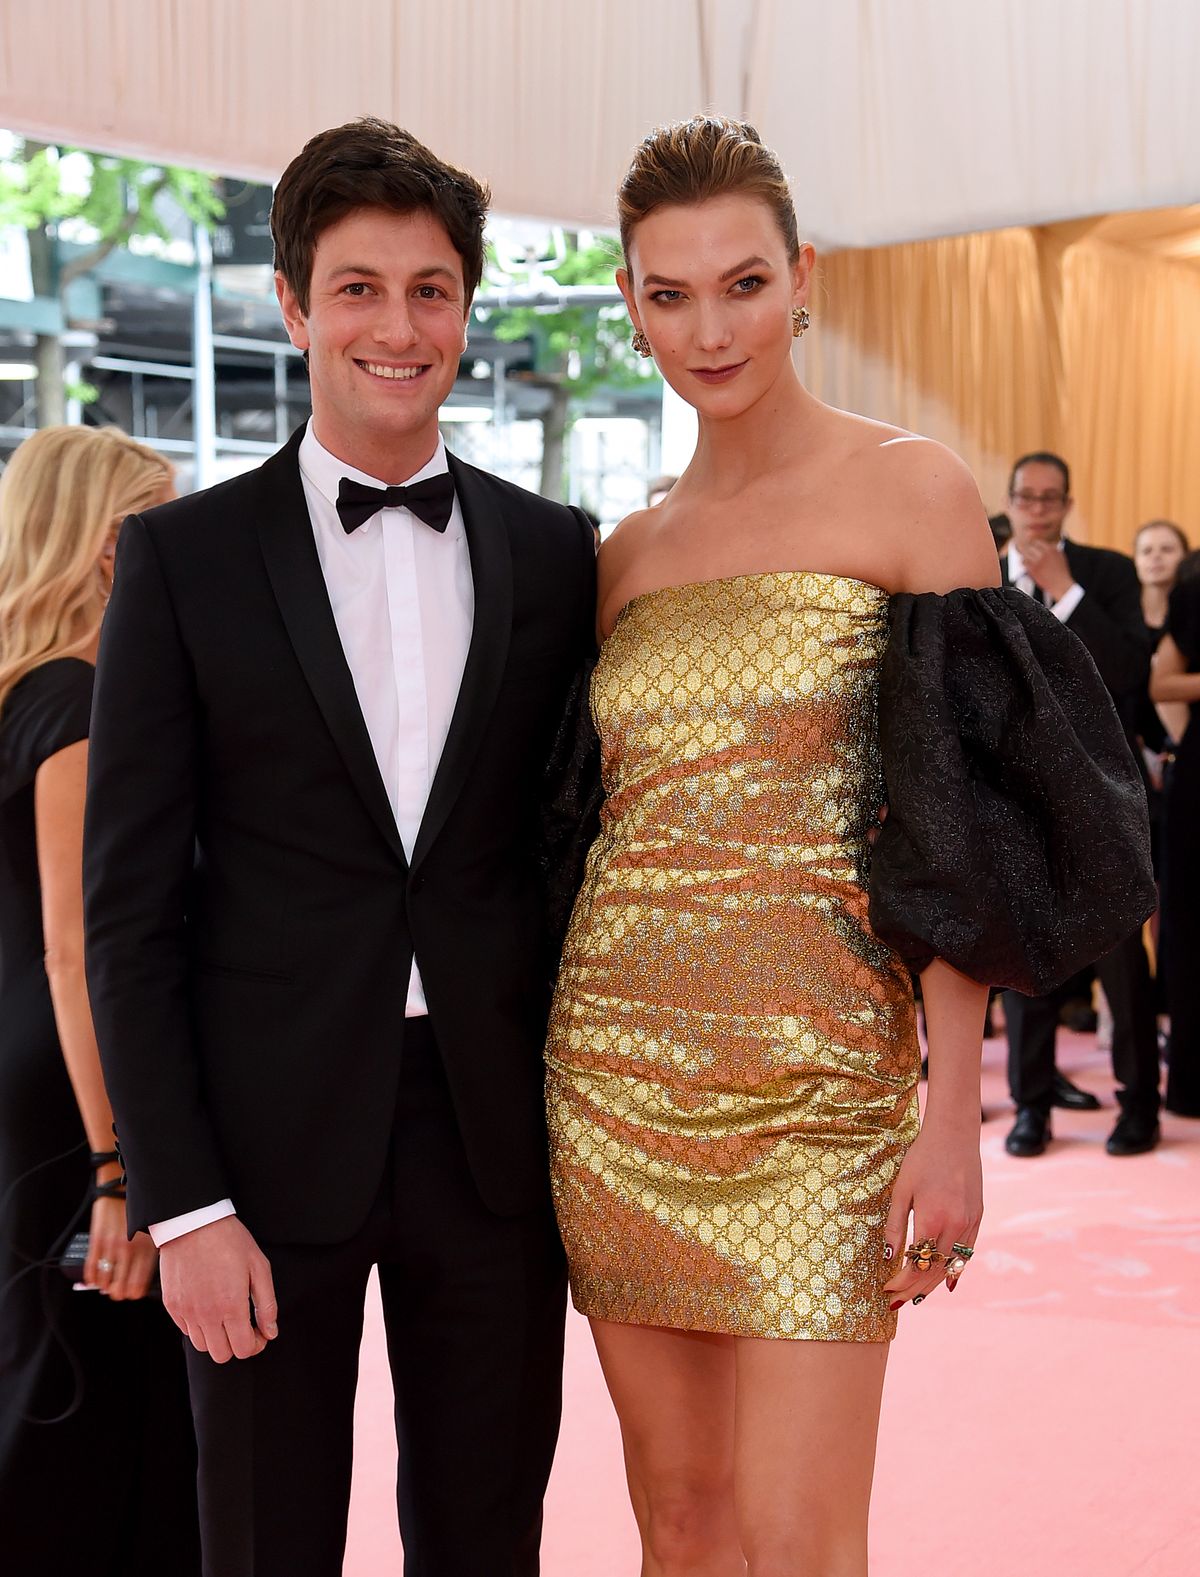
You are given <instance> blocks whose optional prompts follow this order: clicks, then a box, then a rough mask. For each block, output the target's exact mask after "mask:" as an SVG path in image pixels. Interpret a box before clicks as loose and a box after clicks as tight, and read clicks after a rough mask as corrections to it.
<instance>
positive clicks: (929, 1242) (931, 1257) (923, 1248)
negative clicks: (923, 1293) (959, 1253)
mask: <svg viewBox="0 0 1200 1577" xmlns="http://www.w3.org/2000/svg"><path fill="white" fill-rule="evenodd" d="M904 1257H905V1259H907V1260H909V1261H911V1263H912V1267H913V1269H914V1270H928V1269H929V1268H930V1267H931V1266H932V1265H936V1264H937V1262H938V1261H939V1260H940V1259H944V1258H945V1257H946V1256H945V1255H944V1254H941V1253H939V1252H938V1246H937V1239H936V1238H922V1239H921V1241H920V1242H919V1243H910V1244H909V1245H908V1247H907V1248H906V1249H905V1250H904Z"/></svg>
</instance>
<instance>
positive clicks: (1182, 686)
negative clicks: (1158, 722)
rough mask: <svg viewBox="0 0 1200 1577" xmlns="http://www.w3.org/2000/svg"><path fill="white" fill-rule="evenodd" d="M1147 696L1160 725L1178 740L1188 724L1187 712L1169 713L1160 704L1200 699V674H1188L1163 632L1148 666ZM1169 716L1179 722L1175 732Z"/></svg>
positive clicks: (1180, 654)
mask: <svg viewBox="0 0 1200 1577" xmlns="http://www.w3.org/2000/svg"><path fill="white" fill-rule="evenodd" d="M1150 699H1151V700H1152V701H1153V702H1154V703H1155V704H1156V705H1157V706H1158V715H1159V716H1160V717H1161V718H1162V722H1163V727H1164V728H1165V729H1166V730H1167V732H1168V733H1169V734H1170V736H1171V738H1172V739H1179V738H1180V737H1181V735H1182V733H1183V729H1184V727H1186V726H1187V715H1186V713H1182V714H1181V713H1176V712H1172V713H1171V714H1169V716H1168V714H1165V713H1164V712H1163V705H1164V703H1167V704H1170V703H1174V702H1180V701H1182V702H1184V703H1185V704H1186V703H1188V702H1191V701H1200V673H1195V674H1193V673H1188V669H1187V663H1186V661H1185V660H1184V655H1183V653H1182V652H1181V651H1180V650H1179V647H1178V646H1177V645H1176V644H1175V642H1174V641H1173V640H1172V638H1171V637H1170V636H1169V635H1164V636H1163V638H1162V640H1161V641H1160V642H1159V647H1158V650H1157V652H1155V654H1154V661H1153V663H1152V664H1151V667H1150ZM1171 718H1173V719H1174V720H1175V722H1176V723H1177V724H1180V723H1181V726H1179V727H1178V731H1177V730H1176V729H1175V728H1173V727H1172V726H1171V720H1170V719H1171Z"/></svg>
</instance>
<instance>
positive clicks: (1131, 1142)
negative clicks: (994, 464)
mask: <svg viewBox="0 0 1200 1577" xmlns="http://www.w3.org/2000/svg"><path fill="white" fill-rule="evenodd" d="M1072 502H1073V501H1072V498H1071V476H1070V471H1069V470H1068V467H1067V463H1066V461H1065V460H1063V459H1062V458H1061V457H1060V456H1058V455H1056V454H1049V453H1047V452H1045V451H1039V452H1038V453H1036V454H1028V455H1024V456H1023V457H1022V458H1021V459H1020V460H1018V461H1017V463H1016V465H1014V467H1013V471H1012V477H1011V479H1010V481H1009V487H1008V514H1009V519H1010V521H1011V523H1012V539H1011V540H1010V542H1009V543H1008V546H1007V549H1006V551H1005V552H1004V553H1003V554H1002V555H1001V559H1000V563H1001V566H1002V568H1003V573H1004V582H1005V585H1009V586H1016V587H1018V588H1019V589H1020V590H1021V591H1024V592H1026V593H1027V594H1028V595H1029V596H1031V597H1035V598H1036V599H1037V600H1038V601H1039V602H1041V603H1043V604H1045V606H1046V607H1048V608H1049V609H1050V611H1051V613H1053V614H1054V616H1055V617H1056V618H1058V619H1061V620H1062V622H1063V623H1064V624H1066V625H1068V626H1069V628H1070V629H1071V630H1072V631H1073V632H1074V633H1075V634H1076V635H1077V636H1078V637H1079V638H1080V640H1081V641H1082V642H1083V643H1084V645H1085V646H1086V647H1087V649H1088V651H1089V652H1090V653H1091V656H1092V660H1093V662H1094V663H1095V664H1096V667H1097V668H1098V669H1099V671H1100V676H1101V678H1102V679H1103V680H1104V682H1105V684H1106V685H1107V686H1108V689H1109V692H1110V694H1111V695H1112V698H1113V701H1114V703H1115V705H1116V707H1117V711H1118V712H1119V713H1120V714H1121V716H1122V718H1123V719H1125V720H1126V731H1127V732H1128V731H1129V727H1130V721H1131V719H1132V715H1133V711H1134V708H1135V706H1136V702H1137V698H1138V696H1139V694H1140V693H1141V692H1142V691H1143V690H1144V688H1145V685H1146V681H1147V677H1148V674H1149V667H1150V648H1149V645H1148V642H1147V639H1146V633H1145V626H1144V624H1143V622H1142V612H1141V594H1140V588H1139V586H1138V579H1137V574H1136V572H1135V570H1134V567H1133V560H1132V559H1130V558H1128V557H1126V555H1125V554H1124V553H1116V552H1114V551H1112V550H1111V549H1109V548H1094V547H1085V546H1083V545H1082V544H1080V543H1077V542H1070V541H1068V540H1067V539H1066V538H1065V537H1064V536H1063V526H1064V524H1065V522H1066V519H1067V516H1068V514H1069V513H1070V510H1071V504H1072ZM1135 755H1136V751H1135ZM1096 973H1097V975H1098V976H1099V977H1100V983H1101V985H1102V986H1103V987H1104V993H1105V995H1106V996H1107V998H1108V1003H1109V1006H1110V1008H1111V1009H1112V1015H1113V1039H1112V1059H1113V1072H1114V1074H1115V1076H1116V1080H1117V1084H1118V1086H1119V1088H1118V1091H1117V1098H1118V1100H1119V1102H1120V1106H1121V1115H1120V1117H1119V1118H1118V1120H1117V1124H1116V1127H1115V1128H1114V1129H1113V1131H1112V1133H1111V1134H1110V1135H1109V1139H1108V1143H1107V1146H1106V1148H1107V1150H1108V1153H1109V1154H1110V1155H1140V1154H1142V1153H1144V1152H1145V1151H1147V1150H1152V1149H1153V1148H1154V1147H1155V1145H1156V1144H1157V1143H1158V1141H1159V1125H1158V1111H1159V1093H1158V1030H1157V1024H1156V1020H1155V1011H1154V996H1153V988H1152V985H1151V979H1150V965H1149V961H1148V959H1147V957H1146V949H1145V945H1144V944H1143V941H1142V936H1141V932H1140V931H1139V932H1136V933H1135V934H1134V935H1133V936H1130V937H1128V938H1127V939H1126V941H1124V942H1122V943H1121V945H1120V946H1119V947H1117V948H1115V949H1114V950H1113V952H1111V953H1110V954H1109V955H1108V956H1107V957H1106V958H1103V959H1098V960H1097V962H1096ZM1061 1001H1062V994H1061V992H1055V993H1052V994H1051V995H1049V996H1045V997H1023V996H1020V995H1019V994H1018V993H1016V992H1013V991H1006V992H1005V993H1004V1012H1005V1017H1006V1019H1007V1023H1008V1079H1009V1088H1010V1090H1011V1092H1012V1097H1013V1101H1014V1103H1015V1105H1016V1108H1017V1120H1016V1123H1015V1124H1014V1126H1013V1128H1012V1131H1011V1132H1010V1133H1009V1135H1008V1138H1007V1139H1006V1141H1005V1148H1006V1149H1007V1151H1008V1153H1009V1154H1010V1155H1016V1156H1034V1155H1041V1154H1042V1152H1043V1151H1044V1150H1045V1148H1046V1146H1047V1144H1048V1143H1049V1140H1050V1109H1051V1107H1052V1106H1053V1105H1063V1104H1070V1105H1078V1104H1080V1103H1079V1102H1077V1101H1074V1100H1070V1101H1068V1100H1065V1099H1062V1098H1061V1096H1062V1091H1063V1086H1064V1082H1065V1081H1063V1080H1062V1078H1061V1075H1058V1074H1057V1072H1056V1069H1055V1065H1054V1039H1055V1032H1056V1030H1057V1027H1058V1012H1059V1007H1060V1006H1061ZM1069 1088H1070V1087H1069V1086H1068V1087H1067V1090H1068V1092H1069ZM1080 1093H1081V1094H1082V1092H1080Z"/></svg>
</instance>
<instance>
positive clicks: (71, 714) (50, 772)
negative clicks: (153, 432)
mask: <svg viewBox="0 0 1200 1577" xmlns="http://www.w3.org/2000/svg"><path fill="white" fill-rule="evenodd" d="M173 494H174V482H173V477H172V472H171V468H170V466H169V465H168V464H167V462H166V461H165V460H163V459H162V458H161V457H160V456H159V455H157V454H155V453H154V452H153V451H152V450H150V449H146V448H144V447H143V446H142V445H141V444H138V443H135V442H134V441H133V440H132V439H130V438H127V437H126V436H125V434H124V433H121V432H118V431H117V430H116V429H114V428H103V429H95V428H84V427H51V428H47V429H46V430H45V431H43V432H39V433H36V434H34V435H33V436H32V437H31V438H29V439H27V440H26V441H25V442H24V443H23V444H22V445H21V447H20V448H19V449H18V450H17V452H16V454H15V455H14V457H13V459H12V460H11V461H10V463H9V465H8V467H7V469H6V470H5V472H4V475H3V478H2V479H0V1528H3V1530H4V1531H3V1536H2V1543H3V1550H4V1564H5V1568H6V1569H7V1570H9V1571H12V1572H22V1573H32V1572H35V1571H39V1572H40V1571H51V1570H58V1569H59V1566H60V1564H61V1565H62V1566H63V1567H64V1568H65V1566H66V1565H67V1564H68V1563H69V1558H70V1559H75V1558H77V1559H78V1560H79V1561H80V1563H81V1564H82V1565H84V1566H86V1569H87V1570H88V1571H89V1572H91V1573H96V1574H99V1577H109V1574H113V1577H115V1574H116V1573H117V1572H120V1573H121V1574H122V1577H140V1574H143V1573H144V1574H146V1577H149V1574H151V1573H155V1574H162V1573H166V1572H170V1573H171V1574H172V1577H188V1574H190V1573H193V1572H198V1571H199V1553H198V1540H197V1533H196V1503H195V1445H194V1438H193V1433H192V1425H191V1417H190V1413H189V1410H188V1404H187V1390H186V1381H185V1375H184V1366H183V1354H182V1352H181V1351H180V1347H179V1338H178V1334H177V1332H176V1331H175V1330H174V1327H173V1326H172V1324H171V1322H170V1320H169V1319H168V1318H167V1317H166V1315H165V1314H164V1312H163V1309H162V1306H161V1304H160V1303H159V1302H158V1301H157V1299H155V1298H152V1297H147V1293H148V1291H149V1289H150V1286H151V1282H152V1278H153V1275H154V1270H155V1259H156V1255H155V1251H154V1247H153V1244H152V1243H151V1242H150V1239H149V1238H148V1237H147V1236H146V1235H145V1234H144V1233H138V1234H137V1235H136V1236H135V1237H134V1238H133V1240H132V1241H130V1240H129V1238H128V1237H127V1235H126V1229H125V1203H124V1195H123V1191H122V1189H121V1166H120V1162H119V1160H118V1158H117V1156H116V1153H115V1151H114V1150H113V1138H112V1111H111V1109H110V1107H109V1103H108V1097H107V1095H106V1094H105V1090H104V1082H103V1078H102V1076H101V1071H100V1061H99V1056H98V1053H97V1049H96V1040H95V1035H94V1033H93V1029H92V1020H91V1013H90V1011H89V1007H88V997H87V987H86V984H85V980H84V969H83V903H82V839H83V809H84V788H85V783H86V777H87V751H88V745H87V735H88V721H89V713H90V710H91V693H92V678H93V671H94V664H95V658H96V644H97V641H98V638H99V634H100V623H101V619H102V618H103V615H104V609H105V606H106V604H107V602H108V597H109V592H110V590H111V587H112V565H113V552H114V549H115V545H116V537H117V532H118V530H119V528H120V524H121V521H122V520H123V519H124V517H125V516H126V515H128V514H130V513H132V512H134V511H140V510H144V509H147V508H150V507H151V506H153V505H154V504H158V503H162V502H164V501H165V500H166V499H168V498H170V497H172V496H173ZM83 1230H86V1231H87V1232H88V1233H89V1252H88V1256H87V1261H86V1264H85V1266H84V1269H83V1273H82V1284H83V1286H84V1287H85V1288H86V1289H87V1290H86V1291H85V1292H84V1293H82V1294H81V1295H79V1296H74V1295H73V1294H72V1288H71V1283H70V1281H69V1280H68V1279H67V1278H66V1277H64V1276H63V1275H62V1274H60V1272H59V1268H58V1261H59V1259H60V1257H61V1255H62V1251H63V1249H64V1248H65V1247H66V1245H67V1242H68V1241H69V1239H70V1237H71V1235H72V1233H73V1232H76V1231H83ZM68 1545H69V1546H70V1549H69V1550H68Z"/></svg>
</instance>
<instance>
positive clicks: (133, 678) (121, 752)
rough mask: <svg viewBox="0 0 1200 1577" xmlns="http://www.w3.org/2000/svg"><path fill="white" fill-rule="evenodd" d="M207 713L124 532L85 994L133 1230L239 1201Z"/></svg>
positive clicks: (98, 721)
mask: <svg viewBox="0 0 1200 1577" xmlns="http://www.w3.org/2000/svg"><path fill="white" fill-rule="evenodd" d="M198 728H199V712H198V701H197V696H196V693H195V683H194V675H193V671H192V667H191V663H190V661H189V658H188V654H187V651H186V649H185V646H184V643H183V640H182V638H181V635H180V632H179V629H178V627H177V624H176V620H175V615H174V610H173V607H172V602H171V597H170V594H169V590H168V586H167V583H166V580H165V578H164V575H163V571H162V567H161V564H160V561H159V557H158V554H157V552H156V550H155V545H154V542H153V540H152V539H151V536H150V534H149V532H148V530H147V527H146V525H145V523H144V522H143V521H142V520H141V519H140V518H138V517H137V516H132V517H131V518H130V519H129V520H127V521H126V522H125V525H124V528H123V530H122V532H121V539H120V543H119V546H118V550H117V563H116V572H115V576H114V583H113V595H112V600H111V602H110V603H109V607H108V611H107V613H106V615H105V620H104V626H103V631H102V635H101V641H100V654H99V660H98V662H97V666H96V686H95V696H94V701H93V708H92V724H91V746H90V751H89V772H88V804H87V815H86V821H85V829H84V905H85V916H86V930H87V937H86V946H87V973H88V989H89V994H90V997H91V1003H92V1012H93V1016H94V1018H95V1023H96V1035H97V1039H98V1041H99V1045H100V1055H101V1061H102V1063H103V1066H104V1077H105V1083H106V1085H107V1087H108V1091H109V1096H110V1098H111V1100H112V1106H113V1112H114V1114H115V1119H116V1131H117V1137H118V1142H119V1144H120V1147H121V1153H122V1158H123V1160H124V1164H125V1169H126V1172H127V1174H128V1180H129V1183H128V1188H129V1204H128V1213H129V1224H130V1228H131V1230H132V1229H135V1228H139V1227H145V1226H147V1225H148V1224H149V1223H150V1222H151V1221H161V1220H166V1219H168V1218H169V1217H173V1216H178V1215H182V1214H184V1213H185V1212H187V1211H189V1210H192V1209H196V1208H198V1207H200V1206H202V1205H206V1204H209V1203H211V1201H212V1200H214V1199H221V1198H224V1197H225V1196H227V1195H228V1194H229V1192H230V1188H229V1182H228V1179H227V1177H226V1175H225V1170H224V1167H223V1165H222V1162H221V1158H220V1155H219V1153H218V1149H217V1144H216V1140H215V1137H214V1133H213V1129H212V1126H211V1124H210V1122H209V1120H208V1117H207V1114H206V1112H205V1107H204V1094H203V1090H202V1088H201V1081H200V1073H199V1067H198V1062H197V1057H196V1052H195V1044H194V1038H193V1031H192V1004H191V1000H190V991H189V978H188V977H189V970H188V946H187V918H188V897H189V888H190V884H191V878H192V871H193V865H194V860H195V834H196V821H197V814H198V794H197V754H198V753H197V732H198Z"/></svg>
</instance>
